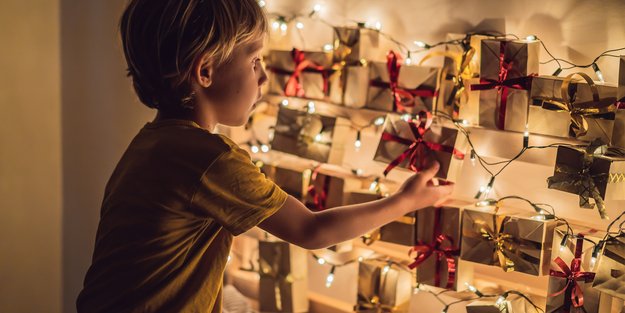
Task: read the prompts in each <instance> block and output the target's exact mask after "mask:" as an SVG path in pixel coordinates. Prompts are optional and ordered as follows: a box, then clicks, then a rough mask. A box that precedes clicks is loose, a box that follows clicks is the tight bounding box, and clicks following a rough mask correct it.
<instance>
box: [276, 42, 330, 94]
mask: <svg viewBox="0 0 625 313" xmlns="http://www.w3.org/2000/svg"><path fill="white" fill-rule="evenodd" d="M332 58H333V56H332V53H331V52H322V51H301V50H298V49H293V50H271V51H269V54H268V55H267V57H266V58H265V60H266V64H267V71H268V76H269V82H268V85H269V86H268V92H269V93H271V94H275V95H283V96H288V97H300V98H308V99H326V98H327V97H328V95H329V88H330V87H329V86H330V80H331V79H333V77H332V75H333V74H334V73H335V72H336V71H335V69H333V64H334V63H333V61H332Z"/></svg>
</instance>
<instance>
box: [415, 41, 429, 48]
mask: <svg viewBox="0 0 625 313" xmlns="http://www.w3.org/2000/svg"><path fill="white" fill-rule="evenodd" d="M414 44H415V45H416V46H417V47H419V48H425V46H427V44H426V43H425V42H423V41H415V42H414Z"/></svg>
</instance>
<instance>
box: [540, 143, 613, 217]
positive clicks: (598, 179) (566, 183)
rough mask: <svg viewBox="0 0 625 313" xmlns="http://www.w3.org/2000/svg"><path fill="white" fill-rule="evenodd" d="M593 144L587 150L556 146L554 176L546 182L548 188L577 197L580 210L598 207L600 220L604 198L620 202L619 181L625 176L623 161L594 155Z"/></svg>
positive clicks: (604, 215) (604, 211) (604, 214)
mask: <svg viewBox="0 0 625 313" xmlns="http://www.w3.org/2000/svg"><path fill="white" fill-rule="evenodd" d="M596 148H600V147H597V146H596V145H589V146H588V147H587V148H586V149H582V148H575V147H569V146H559V147H558V152H557V156H556V164H555V168H554V172H553V176H552V177H549V179H548V180H547V182H548V186H549V188H550V189H556V190H560V191H564V192H568V193H573V194H576V195H579V200H580V202H579V204H580V207H582V208H587V209H592V208H594V207H597V209H598V211H599V214H600V216H601V217H602V218H604V219H606V218H607V215H606V209H605V205H604V203H603V202H604V199H612V200H623V199H624V197H625V189H624V188H625V183H623V182H621V181H622V179H623V175H622V174H623V173H625V158H622V157H620V158H619V157H612V156H609V151H610V150H609V149H608V155H595V154H593V153H591V152H587V150H591V151H594V150H595V149H596Z"/></svg>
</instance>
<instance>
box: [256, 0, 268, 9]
mask: <svg viewBox="0 0 625 313" xmlns="http://www.w3.org/2000/svg"><path fill="white" fill-rule="evenodd" d="M266 5H267V3H265V1H263V0H259V1H258V6H259V7H261V8H264V7H265V6H266Z"/></svg>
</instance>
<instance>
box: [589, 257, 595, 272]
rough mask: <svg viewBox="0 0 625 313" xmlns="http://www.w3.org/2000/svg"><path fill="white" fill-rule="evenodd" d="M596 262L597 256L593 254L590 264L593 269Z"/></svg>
mask: <svg viewBox="0 0 625 313" xmlns="http://www.w3.org/2000/svg"><path fill="white" fill-rule="evenodd" d="M595 264H597V257H596V256H593V257H591V258H590V264H589V267H590V270H591V271H592V270H593V269H594V268H595Z"/></svg>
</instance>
